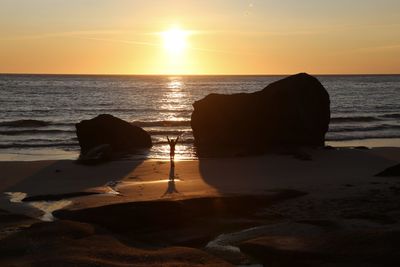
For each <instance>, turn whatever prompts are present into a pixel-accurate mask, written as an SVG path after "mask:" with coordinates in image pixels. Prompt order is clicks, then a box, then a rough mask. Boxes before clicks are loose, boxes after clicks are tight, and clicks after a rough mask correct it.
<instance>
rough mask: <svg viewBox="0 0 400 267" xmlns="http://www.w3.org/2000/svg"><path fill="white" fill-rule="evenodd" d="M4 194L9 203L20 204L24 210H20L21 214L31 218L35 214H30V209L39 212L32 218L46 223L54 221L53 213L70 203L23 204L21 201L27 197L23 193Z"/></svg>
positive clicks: (37, 202) (41, 202)
mask: <svg viewBox="0 0 400 267" xmlns="http://www.w3.org/2000/svg"><path fill="white" fill-rule="evenodd" d="M4 194H5V195H6V197H7V198H8V200H9V201H10V202H11V203H15V204H20V205H21V206H23V207H24V208H26V209H23V210H22V212H21V213H22V214H24V215H27V216H29V217H32V214H37V213H36V212H34V213H32V212H31V211H32V209H33V210H36V211H40V214H38V215H37V216H33V217H35V218H36V219H39V220H41V221H46V222H52V221H54V220H55V218H54V216H53V212H54V211H56V210H60V209H63V208H65V207H67V206H68V205H70V204H71V203H72V201H70V200H57V201H30V202H23V201H22V200H23V199H24V198H25V197H26V196H27V194H26V193H24V192H4ZM24 211H25V212H24Z"/></svg>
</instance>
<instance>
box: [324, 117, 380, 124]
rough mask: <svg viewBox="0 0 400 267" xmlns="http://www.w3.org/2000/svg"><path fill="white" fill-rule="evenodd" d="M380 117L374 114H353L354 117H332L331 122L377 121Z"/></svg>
mask: <svg viewBox="0 0 400 267" xmlns="http://www.w3.org/2000/svg"><path fill="white" fill-rule="evenodd" d="M379 120H380V119H379V118H377V117H374V116H354V117H332V118H331V122H332V123H341V122H372V121H379Z"/></svg>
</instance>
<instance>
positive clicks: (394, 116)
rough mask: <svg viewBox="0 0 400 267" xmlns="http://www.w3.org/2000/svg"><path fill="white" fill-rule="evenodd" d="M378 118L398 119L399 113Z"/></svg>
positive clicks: (399, 117)
mask: <svg viewBox="0 0 400 267" xmlns="http://www.w3.org/2000/svg"><path fill="white" fill-rule="evenodd" d="M380 117H382V118H388V119H400V113H391V114H385V115H381V116H380Z"/></svg>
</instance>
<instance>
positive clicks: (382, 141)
mask: <svg viewBox="0 0 400 267" xmlns="http://www.w3.org/2000/svg"><path fill="white" fill-rule="evenodd" d="M325 145H326V146H333V147H335V148H351V147H361V146H365V147H367V148H379V147H400V138H368V139H354V140H345V141H343V140H340V141H326V142H325ZM1 151H2V153H1V154H0V162H1V161H43V160H76V159H77V158H78V157H79V150H77V151H75V150H73V151H71V150H70V151H67V150H64V149H59V148H43V149H39V148H34V149H2V150H1ZM177 156H178V157H177V158H178V159H179V160H197V159H198V158H197V157H193V158H192V157H181V158H179V155H177ZM131 159H132V160H148V159H150V160H166V159H168V156H166V157H165V158H159V157H154V158H152V157H146V156H143V155H137V156H135V155H133V156H132V158H131Z"/></svg>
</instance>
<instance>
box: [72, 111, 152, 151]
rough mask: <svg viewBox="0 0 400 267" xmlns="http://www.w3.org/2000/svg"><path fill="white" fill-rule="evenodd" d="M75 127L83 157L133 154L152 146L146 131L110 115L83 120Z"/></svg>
mask: <svg viewBox="0 0 400 267" xmlns="http://www.w3.org/2000/svg"><path fill="white" fill-rule="evenodd" d="M75 127H76V135H77V136H78V141H79V145H80V147H81V156H85V155H90V156H89V157H96V155H94V154H96V153H97V154H99V156H101V154H104V153H106V154H107V155H109V154H112V155H117V154H124V153H132V152H135V151H136V150H137V149H142V148H149V147H151V146H152V142H151V137H150V135H149V134H148V133H147V132H146V131H145V130H143V129H142V128H140V127H138V126H135V125H132V124H131V123H129V122H126V121H124V120H121V119H119V118H116V117H114V116H112V115H109V114H102V115H99V116H97V117H95V118H93V119H90V120H83V121H81V122H80V123H77V124H76V125H75Z"/></svg>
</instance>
